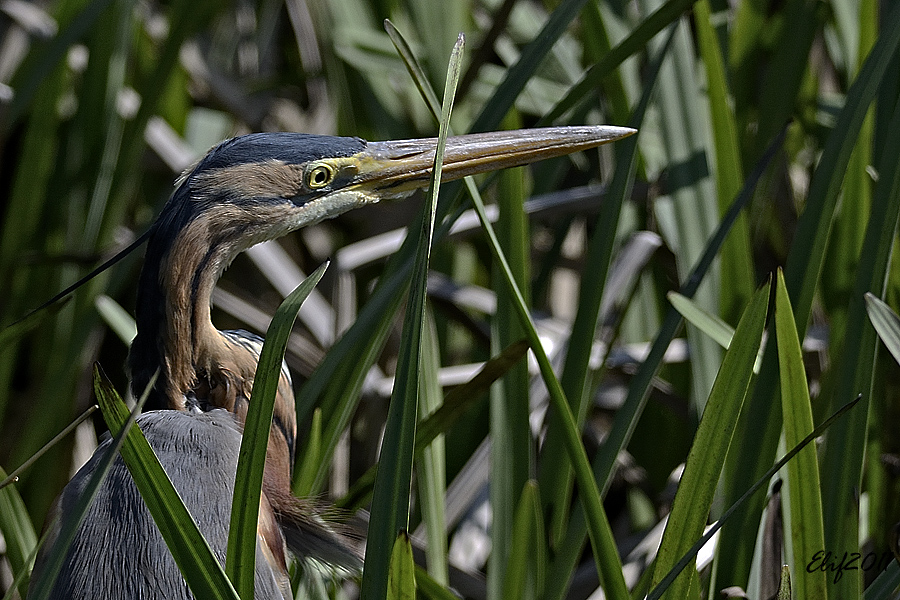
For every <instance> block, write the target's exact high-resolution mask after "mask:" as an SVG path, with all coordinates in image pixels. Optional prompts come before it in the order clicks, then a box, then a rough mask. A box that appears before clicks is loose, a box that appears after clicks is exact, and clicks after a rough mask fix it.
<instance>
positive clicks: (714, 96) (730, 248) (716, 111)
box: [694, 0, 754, 322]
mask: <svg viewBox="0 0 900 600" xmlns="http://www.w3.org/2000/svg"><path fill="white" fill-rule="evenodd" d="M711 17H712V11H711V8H710V2H709V0H699V1H698V2H697V3H696V4H694V26H695V28H696V32H697V46H698V49H699V51H700V56H701V58H702V60H703V66H704V68H705V71H706V83H707V94H708V95H709V110H710V124H711V126H712V141H713V150H714V152H715V176H716V190H717V193H718V199H719V214H720V215H723V214H725V211H726V210H728V204H727V202H728V200H729V199H730V198H734V196H735V195H736V194H737V193H738V192H739V191H740V189H741V182H742V181H743V180H744V173H743V168H742V166H741V156H740V143H739V141H738V135H737V126H736V125H735V122H734V115H733V114H732V111H731V103H730V102H729V96H728V81H727V76H726V73H725V65H724V61H723V59H722V51H721V49H720V48H719V40H718V38H717V37H716V32H715V30H714V29H713V26H712V23H711V22H710V19H711ZM721 256H722V269H721V286H720V296H721V298H720V304H721V312H722V314H723V315H725V318H726V319H727V320H728V321H730V322H736V320H737V319H738V316H739V315H740V311H741V309H742V307H743V306H745V305H746V303H747V302H749V301H750V297H751V296H752V295H753V281H754V274H753V257H752V255H751V250H750V231H749V228H748V225H747V218H746V217H745V216H744V215H741V216H740V217H738V220H737V221H736V222H735V224H734V227H733V229H732V233H731V235H730V236H729V237H728V239H727V240H725V245H724V246H723V247H722V255H721Z"/></svg>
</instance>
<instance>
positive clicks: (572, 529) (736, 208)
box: [549, 131, 785, 598]
mask: <svg viewBox="0 0 900 600" xmlns="http://www.w3.org/2000/svg"><path fill="white" fill-rule="evenodd" d="M784 136H785V132H784V131H782V134H781V135H780V136H779V137H778V138H777V139H775V140H773V141H772V144H771V145H770V146H769V148H768V150H767V152H766V154H765V155H764V156H763V157H762V158H761V159H760V161H759V163H758V164H757V165H756V168H755V169H754V170H753V172H752V173H751V174H750V177H749V178H748V179H747V181H746V182H745V183H744V187H743V188H741V193H740V194H739V195H738V197H737V198H735V200H734V202H733V203H732V205H731V208H730V209H729V211H728V213H727V214H726V215H725V217H724V218H723V219H722V222H721V223H720V224H719V228H718V229H717V231H716V234H715V235H713V236H712V238H711V239H710V241H709V244H708V245H707V247H706V250H705V251H704V253H703V256H702V257H701V259H700V260H699V261H698V263H697V265H696V266H695V267H694V270H693V273H692V275H691V276H690V277H688V279H687V281H686V282H685V283H684V285H683V286H682V288H681V294H683V295H684V296H685V297H688V298H689V297H691V296H692V295H693V293H694V291H695V290H696V289H697V286H698V285H699V283H700V281H701V280H702V278H703V274H704V273H705V272H706V269H707V267H708V266H709V264H710V263H711V262H712V261H713V260H714V259H715V257H716V255H717V254H718V251H719V249H720V248H721V246H722V242H723V240H724V239H725V236H726V235H727V234H728V232H729V231H730V228H731V226H732V225H733V223H734V220H735V219H736V218H737V215H738V214H740V212H741V210H743V208H744V206H746V205H747V203H748V202H749V201H750V198H751V197H752V195H753V192H754V190H755V188H756V184H757V182H758V181H759V179H760V177H762V174H763V172H764V171H765V170H766V168H767V167H768V165H769V163H770V162H771V160H772V159H773V158H774V156H775V153H776V152H777V150H778V149H779V148H780V147H781V144H782V142H783V141H784ZM625 143H627V140H626V141H625ZM680 324H681V316H680V315H679V314H678V311H676V310H675V309H674V308H672V309H670V310H669V311H668V312H667V313H666V316H665V318H664V321H663V325H662V327H661V328H660V331H659V334H658V335H657V336H656V339H655V340H654V341H653V345H652V346H651V348H650V352H649V354H648V355H647V358H646V359H645V360H644V362H643V363H641V365H640V366H639V367H638V370H637V373H636V374H635V376H634V378H633V379H632V382H631V385H630V386H629V388H628V395H627V396H626V398H625V402H624V404H623V405H622V406H621V408H620V409H619V412H618V413H617V414H616V418H615V421H614V422H613V427H612V430H611V431H610V432H609V435H608V436H607V438H606V441H605V442H604V444H603V446H601V448H600V450H599V452H598V454H597V456H596V458H595V459H594V464H593V470H594V476H595V477H596V479H597V481H598V484H599V486H600V490H601V493H602V494H604V495H605V494H606V491H607V490H608V488H609V484H610V482H611V481H612V475H613V473H614V470H613V469H614V467H615V463H616V458H617V457H618V455H619V453H620V452H621V451H622V449H624V448H625V447H626V446H627V444H628V443H629V441H630V440H631V436H632V434H633V433H634V429H635V427H636V426H637V422H638V420H639V419H640V416H641V414H642V413H643V410H644V406H645V405H646V402H647V398H648V397H649V395H650V386H651V384H652V382H653V378H654V377H655V376H656V373H657V372H658V370H659V368H660V366H661V365H662V360H663V356H664V355H665V352H666V349H667V348H668V347H669V344H670V343H671V342H672V340H673V339H674V338H675V333H676V332H677V331H678V327H679V326H680ZM584 535H585V520H584V514H583V513H582V512H580V511H579V510H578V509H576V510H575V511H574V515H573V517H572V519H571V520H570V523H569V527H568V529H567V531H566V534H565V538H564V540H565V541H564V543H563V544H562V546H561V547H562V548H563V551H562V552H563V553H564V555H563V557H562V558H561V559H558V562H559V563H560V564H561V565H562V564H567V565H569V568H568V569H564V570H563V571H562V572H560V571H558V570H556V569H554V571H553V576H551V577H550V578H549V581H550V582H551V583H553V582H556V584H555V585H556V586H557V587H555V588H554V591H556V592H557V595H554V596H552V597H553V598H561V597H562V594H563V593H564V589H565V588H564V584H565V582H564V581H563V579H564V578H565V579H568V574H569V573H570V572H571V568H573V567H574V565H575V562H576V561H577V559H578V556H579V555H580V553H581V548H582V547H583V545H584ZM563 558H564V559H565V563H563Z"/></svg>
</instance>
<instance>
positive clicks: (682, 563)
mask: <svg viewBox="0 0 900 600" xmlns="http://www.w3.org/2000/svg"><path fill="white" fill-rule="evenodd" d="M861 399H862V396H857V397H856V399H854V400H851V401H850V402H848V403H847V404H845V405H844V406H842V407H841V408H839V409H838V410H837V411H836V412H835V413H834V414H833V415H831V416H830V417H828V418H827V419H825V420H824V421H822V422H821V423H820V424H819V425H818V426H817V427H816V428H815V429H813V430H812V432H811V433H810V434H809V435H808V436H806V437H805V438H803V440H802V441H801V442H800V443H799V444H797V445H796V446H794V447H793V448H791V450H790V451H789V452H788V453H787V454H785V455H784V456H783V457H782V458H781V460H779V461H778V462H776V463H775V464H774V465H773V466H772V467H771V468H770V469H769V470H768V471H766V472H765V473H763V474H762V477H760V478H759V479H757V480H756V483H754V484H753V485H751V486H750V487H749V488H748V489H747V490H746V491H744V493H743V494H742V495H741V497H740V498H738V499H737V501H736V502H735V503H734V504H732V505H731V506H729V507H728V510H726V511H725V512H724V513H722V516H721V517H720V518H719V520H718V521H716V522H715V523H714V524H713V525H712V526H711V527H710V528H709V529H707V531H706V533H704V534H703V536H702V537H701V538H700V539H698V540H697V541H696V542H695V543H694V545H693V546H691V548H690V550H688V551H687V552H686V553H685V554H684V556H682V557H681V560H679V561H678V562H677V563H675V566H674V567H672V569H671V570H670V571H669V572H668V573H667V574H666V576H665V577H664V578H663V579H662V581H660V582H659V585H657V586H656V587H655V588H654V589H653V590H652V591H651V592H650V593H649V594H647V600H658V598H659V597H660V596H661V595H662V594H663V592H664V591H665V590H666V589H667V588H668V586H669V585H670V584H671V583H672V581H674V580H675V578H676V577H678V575H679V574H680V573H681V571H682V570H684V568H685V567H686V566H687V565H688V564H690V563H691V562H693V560H694V557H696V556H697V553H698V552H699V551H700V549H701V548H703V546H705V545H706V544H707V543H708V542H709V540H711V539H712V537H713V536H714V535H716V533H718V532H719V530H720V529H721V528H722V526H723V525H725V524H726V523H727V522H728V520H729V519H730V518H731V517H732V516H733V515H734V513H736V512H737V511H738V510H739V509H740V508H741V507H742V506H743V505H744V503H745V502H747V500H749V499H750V498H752V497H753V496H754V495H755V494H756V493H757V492H758V491H759V490H761V489H762V488H764V487H765V486H766V485H768V484H769V481H770V480H771V479H772V477H773V476H774V475H775V474H776V473H777V472H778V471H780V470H781V469H783V468H784V466H785V465H786V464H788V463H789V462H790V461H791V459H793V458H794V457H795V456H797V454H798V453H799V452H800V451H801V450H802V449H803V448H805V447H806V446H807V445H808V444H809V443H810V442H812V441H813V440H815V439H816V438H818V437H819V436H821V435H822V434H823V433H825V431H827V430H828V428H829V427H831V425H832V424H834V423H835V421H837V420H838V419H840V418H841V417H842V416H844V414H845V413H847V412H848V411H849V410H850V409H852V408H853V407H854V406H856V405H857V404H859V401H860V400H861Z"/></svg>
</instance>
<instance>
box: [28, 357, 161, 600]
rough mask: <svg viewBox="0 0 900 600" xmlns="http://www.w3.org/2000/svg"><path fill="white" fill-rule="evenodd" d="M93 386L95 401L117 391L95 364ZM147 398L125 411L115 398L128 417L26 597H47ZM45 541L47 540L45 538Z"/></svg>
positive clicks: (62, 528) (151, 383)
mask: <svg viewBox="0 0 900 600" xmlns="http://www.w3.org/2000/svg"><path fill="white" fill-rule="evenodd" d="M155 382H156V376H155V375H154V376H153V378H152V379H151V381H150V385H149V386H148V388H147V389H150V388H152V387H153V384H154V383H155ZM94 385H95V393H96V394H97V399H98V401H99V400H100V399H101V394H102V395H103V398H104V401H105V400H106V396H107V394H109V395H110V396H112V395H113V394H116V392H115V390H113V389H112V387H111V386H108V384H107V382H106V381H105V380H104V379H103V378H102V375H101V374H100V371H99V368H98V367H97V366H95V367H94ZM117 396H118V395H117V394H116V398H117ZM146 399H147V394H146V393H145V394H144V395H143V397H142V398H140V399H139V400H138V401H137V403H135V406H134V409H133V410H132V411H131V412H128V409H127V408H125V406H124V403H121V398H118V401H119V402H120V403H121V404H122V406H121V407H120V408H124V409H125V414H127V415H128V416H127V417H125V418H123V419H122V421H121V422H120V426H119V428H118V431H117V432H116V433H115V435H114V437H113V441H112V443H111V444H110V445H109V447H108V448H107V450H106V454H104V456H103V458H102V459H101V460H100V463H99V464H98V465H97V468H96V469H95V470H94V472H93V473H92V474H91V477H90V479H89V480H88V483H87V484H86V485H85V488H84V491H83V492H82V493H81V496H80V497H79V498H78V502H76V503H75V505H74V506H73V507H72V510H71V512H69V513H68V514H67V515H66V520H65V521H64V522H63V523H61V524H60V525H59V532H58V533H56V534H55V539H54V540H53V547H52V548H51V549H50V550H49V551H47V555H46V558H45V559H44V564H43V577H42V578H41V579H39V580H38V581H37V582H36V583H35V584H34V586H33V588H32V590H31V594H29V599H31V600H45V599H46V598H49V597H50V593H51V591H52V589H53V584H54V583H55V581H56V577H57V575H58V573H59V571H60V569H61V568H62V565H63V561H64V560H65V558H66V554H67V553H68V551H69V547H70V546H71V545H72V542H73V540H74V539H75V534H76V533H77V532H78V528H79V527H80V526H81V522H82V521H83V520H84V516H85V515H86V514H87V510H88V508H90V506H91V503H92V502H93V501H94V498H95V497H96V495H97V492H99V490H100V486H101V485H102V484H103V481H104V480H105V479H106V476H107V475H108V474H109V471H110V468H111V467H112V464H113V461H114V460H115V459H116V457H117V456H118V454H119V451H120V449H121V448H122V444H123V443H124V442H125V436H126V434H127V433H128V432H129V431H131V426H132V425H133V424H134V421H135V419H137V416H138V415H139V414H140V412H141V408H142V407H143V405H144V402H145V401H146ZM101 406H102V405H101ZM55 528H56V524H51V525H49V526H48V527H47V530H48V531H52V530H53V529H55ZM44 541H47V540H46V539H45V540H44Z"/></svg>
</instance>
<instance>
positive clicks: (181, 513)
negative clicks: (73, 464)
mask: <svg viewBox="0 0 900 600" xmlns="http://www.w3.org/2000/svg"><path fill="white" fill-rule="evenodd" d="M94 389H95V391H96V393H97V401H98V403H99V404H100V410H101V411H102V412H103V418H104V419H106V424H107V425H108V426H109V429H110V431H111V432H112V433H113V435H118V434H119V432H120V431H123V430H124V427H125V425H126V424H127V423H128V421H129V418H130V416H131V415H130V413H129V411H128V408H127V407H126V406H125V403H124V402H122V399H121V398H120V397H119V395H118V393H116V391H115V389H113V387H112V386H111V385H110V384H109V382H108V381H107V380H106V379H105V378H104V377H103V376H102V375H101V374H100V372H99V370H98V369H96V368H95V370H94ZM121 454H122V459H123V460H124V461H125V465H126V466H127V467H128V470H129V472H130V473H131V476H132V478H133V479H134V483H135V485H137V488H138V491H139V492H140V494H141V498H143V499H144V504H146V506H147V509H148V510H149V511H150V514H151V515H152V516H153V520H154V522H155V523H156V525H157V527H159V531H160V533H161V534H162V536H163V539H164V540H165V542H166V546H168V548H169V551H170V552H171V553H172V557H173V558H174V559H175V563H176V564H177V565H178V568H179V569H180V570H181V573H182V575H184V579H185V581H186V582H187V584H188V586H190V588H191V590H192V591H193V593H194V594H195V595H196V596H198V597H202V598H209V599H210V600H212V599H214V598H223V599H224V598H229V599H232V600H234V599H236V598H238V595H237V592H235V589H234V587H232V584H231V581H230V580H229V579H228V577H227V576H226V575H225V571H224V569H222V565H220V564H219V561H218V560H217V559H216V557H215V555H214V554H213V552H212V550H211V549H210V547H209V544H208V543H207V542H206V540H205V539H204V538H203V534H201V533H200V530H199V529H198V527H197V523H196V521H194V519H193V517H192V516H191V514H190V513H189V512H188V510H187V508H186V507H185V506H184V502H182V500H181V497H180V496H179V495H178V492H177V491H176V490H175V487H174V486H173V485H172V482H171V481H170V480H169V478H168V476H167V475H166V472H165V470H163V467H162V465H161V464H160V463H159V459H158V458H156V454H154V452H153V449H152V448H151V447H150V444H149V443H147V438H145V437H144V434H143V433H141V430H140V429H139V428H137V427H131V428H130V429H128V431H127V433H126V434H125V436H124V440H123V443H122V448H121Z"/></svg>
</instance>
